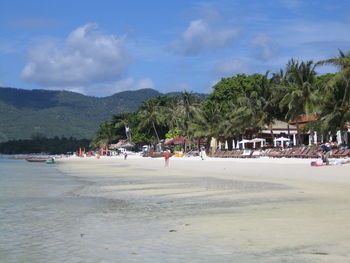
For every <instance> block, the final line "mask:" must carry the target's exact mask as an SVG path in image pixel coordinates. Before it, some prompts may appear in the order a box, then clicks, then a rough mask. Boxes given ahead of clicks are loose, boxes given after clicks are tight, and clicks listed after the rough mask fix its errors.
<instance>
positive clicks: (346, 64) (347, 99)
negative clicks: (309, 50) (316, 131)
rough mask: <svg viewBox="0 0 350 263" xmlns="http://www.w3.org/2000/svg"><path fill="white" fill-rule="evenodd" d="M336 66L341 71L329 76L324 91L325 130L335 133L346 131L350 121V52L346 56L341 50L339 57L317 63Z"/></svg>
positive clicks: (323, 112) (318, 64)
mask: <svg viewBox="0 0 350 263" xmlns="http://www.w3.org/2000/svg"><path fill="white" fill-rule="evenodd" d="M326 64H328V65H334V66H336V67H338V68H339V69H340V71H339V72H338V73H336V74H334V75H331V76H329V78H328V80H327V81H326V85H325V86H324V89H323V90H322V95H323V98H325V99H324V100H323V101H322V102H323V104H324V107H323V109H322V110H321V112H322V114H323V115H324V126H325V127H324V128H325V129H327V130H329V131H332V132H335V131H336V130H341V131H344V130H345V129H346V123H347V122H349V121H350V51H349V52H348V53H347V54H345V53H343V52H342V51H341V50H339V57H337V58H332V59H327V60H322V61H319V62H317V64H316V65H317V66H320V65H326Z"/></svg>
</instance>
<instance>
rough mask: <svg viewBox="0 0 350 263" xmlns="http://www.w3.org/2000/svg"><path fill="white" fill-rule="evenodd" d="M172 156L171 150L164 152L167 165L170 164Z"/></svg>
mask: <svg viewBox="0 0 350 263" xmlns="http://www.w3.org/2000/svg"><path fill="white" fill-rule="evenodd" d="M170 157H171V154H170V151H166V152H165V153H164V160H165V167H168V166H169V159H170Z"/></svg>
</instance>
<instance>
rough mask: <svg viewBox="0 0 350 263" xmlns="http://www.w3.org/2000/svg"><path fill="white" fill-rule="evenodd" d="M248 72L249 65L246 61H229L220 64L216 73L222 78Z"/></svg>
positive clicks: (216, 66)
mask: <svg viewBox="0 0 350 263" xmlns="http://www.w3.org/2000/svg"><path fill="white" fill-rule="evenodd" d="M247 71H248V65H247V63H246V62H245V61H243V60H240V59H227V60H223V61H220V62H218V63H217V64H216V65H215V72H216V73H218V74H219V75H220V76H225V77H227V76H233V75H236V74H239V73H245V72H247Z"/></svg>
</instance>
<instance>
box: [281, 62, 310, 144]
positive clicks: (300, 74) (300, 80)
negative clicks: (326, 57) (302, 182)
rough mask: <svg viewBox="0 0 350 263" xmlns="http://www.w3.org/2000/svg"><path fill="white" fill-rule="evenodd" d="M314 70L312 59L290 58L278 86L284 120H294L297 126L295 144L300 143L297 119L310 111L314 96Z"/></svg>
mask: <svg viewBox="0 0 350 263" xmlns="http://www.w3.org/2000/svg"><path fill="white" fill-rule="evenodd" d="M315 80H316V71H315V65H314V63H313V62H312V61H307V62H301V63H299V62H298V61H296V60H293V59H292V60H290V61H289V62H288V64H287V66H286V70H285V75H283V78H282V81H281V84H280V85H279V86H278V88H280V89H282V90H283V91H284V95H283V97H282V99H281V101H280V103H279V105H280V107H281V108H284V107H286V114H285V119H286V121H289V122H290V121H295V122H296V126H297V138H298V139H297V145H300V143H301V138H300V124H299V121H298V119H299V118H300V116H302V115H303V114H306V115H308V116H309V115H310V114H311V113H312V110H313V107H314V102H315V101H316V97H315V85H314V84H315Z"/></svg>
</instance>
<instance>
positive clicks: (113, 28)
mask: <svg viewBox="0 0 350 263" xmlns="http://www.w3.org/2000/svg"><path fill="white" fill-rule="evenodd" d="M338 49H341V50H343V51H345V52H348V51H350V1H349V0H337V1H335V0H216V1H194V0H176V1H164V0H149V1H136V0H129V1H125V0H124V1H119V0H114V1H113V0H99V1H95V0H90V1H85V0H84V1H83V0H75V1H71V0H51V1H41V0H31V1H24V0H22V1H19V0H11V1H3V2H2V4H1V8H0V86H3V87H4V86H6V87H16V88H23V89H37V88H43V89H58V90H62V89H66V90H72V91H76V92H80V93H84V94H88V95H93V96H107V95H111V94H114V93H116V92H119V91H124V90H135V89H141V88H154V89H157V90H159V91H161V92H170V91H177V90H180V91H182V90H189V91H194V92H204V93H208V92H210V91H211V87H212V85H213V84H215V83H216V82H217V81H218V80H220V78H222V77H229V76H233V75H235V74H238V73H248V74H250V73H255V72H258V73H265V72H266V71H267V70H269V71H272V72H273V71H277V70H278V69H279V68H283V67H284V65H285V64H286V63H287V61H288V60H289V59H290V58H295V59H299V60H314V61H318V60H321V59H324V58H330V57H334V56H337V54H338ZM332 70H334V69H332V68H319V71H320V72H321V73H324V72H328V71H332Z"/></svg>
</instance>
